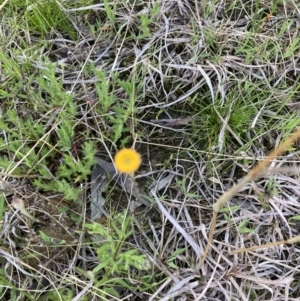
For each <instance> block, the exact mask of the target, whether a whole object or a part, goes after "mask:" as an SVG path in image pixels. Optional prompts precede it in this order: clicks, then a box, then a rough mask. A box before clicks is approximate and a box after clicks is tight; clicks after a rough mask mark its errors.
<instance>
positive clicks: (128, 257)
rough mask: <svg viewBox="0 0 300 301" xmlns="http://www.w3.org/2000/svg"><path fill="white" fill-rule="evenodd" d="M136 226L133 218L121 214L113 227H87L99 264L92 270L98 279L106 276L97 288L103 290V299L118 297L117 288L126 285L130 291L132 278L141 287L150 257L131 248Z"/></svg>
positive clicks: (88, 225)
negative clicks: (139, 277)
mask: <svg viewBox="0 0 300 301" xmlns="http://www.w3.org/2000/svg"><path fill="white" fill-rule="evenodd" d="M132 223H133V219H132V218H131V217H128V216H126V214H125V213H119V214H118V215H117V216H116V217H114V218H113V219H111V220H110V225H109V227H108V226H104V225H100V224H98V223H93V224H85V228H86V229H87V230H88V233H89V234H90V235H92V236H93V237H94V238H93V245H94V248H95V251H96V253H97V258H98V260H99V263H98V264H97V265H96V266H95V267H94V269H93V270H92V272H93V274H94V279H99V275H101V276H102V277H101V280H99V281H98V282H96V283H95V284H94V287H95V288H98V289H101V290H103V295H105V294H111V295H113V296H118V293H117V291H116V290H115V288H114V287H116V286H119V285H122V286H123V287H128V288H129V287H130V283H129V282H127V280H126V279H127V277H128V275H130V278H131V279H132V280H133V279H135V281H137V282H138V283H139V282H140V281H139V279H138V278H137V275H138V274H139V272H141V271H144V270H148V269H149V267H150V265H149V262H148V260H147V258H146V256H145V255H143V254H140V253H139V251H138V250H137V249H135V248H130V247H129V246H130V245H128V242H127V240H128V238H129V237H130V236H131V235H132V233H133V232H132V230H131V227H132ZM140 286H142V283H140ZM103 297H104V296H103Z"/></svg>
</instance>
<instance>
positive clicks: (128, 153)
mask: <svg viewBox="0 0 300 301" xmlns="http://www.w3.org/2000/svg"><path fill="white" fill-rule="evenodd" d="M141 162H142V160H141V156H140V154H139V153H138V152H136V151H135V150H134V149H131V148H123V149H122V150H120V151H119V152H118V153H117V154H116V156H115V165H116V168H117V170H118V171H119V172H122V173H129V174H130V173H133V172H135V171H136V170H138V168H139V167H140V165H141Z"/></svg>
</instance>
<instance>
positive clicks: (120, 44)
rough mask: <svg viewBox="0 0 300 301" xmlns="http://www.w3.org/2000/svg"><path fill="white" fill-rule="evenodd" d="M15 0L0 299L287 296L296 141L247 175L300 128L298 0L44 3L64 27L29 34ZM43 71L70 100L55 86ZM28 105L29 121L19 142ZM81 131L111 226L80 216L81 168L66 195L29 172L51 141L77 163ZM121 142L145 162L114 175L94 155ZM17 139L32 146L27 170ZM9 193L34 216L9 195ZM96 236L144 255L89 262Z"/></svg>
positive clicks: (48, 163)
mask: <svg viewBox="0 0 300 301" xmlns="http://www.w3.org/2000/svg"><path fill="white" fill-rule="evenodd" d="M17 2H18V1H16V2H15V3H11V4H9V2H5V1H4V2H3V3H2V6H1V9H2V10H0V13H1V14H2V15H3V16H5V15H6V16H9V17H8V18H6V19H5V20H4V22H2V25H1V32H0V33H1V35H2V36H3V37H4V38H5V39H3V41H4V40H5V42H3V43H1V44H0V52H1V57H0V60H1V63H0V70H1V78H0V97H1V101H2V104H1V110H2V119H3V122H2V123H1V139H2V140H1V143H2V145H1V148H0V153H1V156H3V158H4V159H3V163H2V165H1V168H2V170H1V183H2V184H1V185H2V186H1V189H2V190H4V194H3V195H4V197H3V200H2V201H1V204H2V205H1V206H0V209H1V210H0V211H1V214H2V215H1V217H2V222H1V224H2V228H1V233H0V237H1V244H0V267H1V269H0V279H1V280H0V282H3V285H2V286H1V285H0V288H1V295H0V296H1V300H199V301H200V300H211V301H212V300H230V301H232V300H253V301H255V300H261V301H264V300H265V301H267V300H268V301H271V300H272V301H275V300H276V301H279V300H285V301H292V300H298V299H299V298H300V285H299V278H300V270H299V267H300V262H299V258H300V257H299V255H298V253H299V252H300V249H299V246H298V243H297V242H296V243H295V241H289V239H292V238H293V237H295V236H297V235H298V233H299V216H300V213H299V196H300V186H299V181H298V179H299V168H298V162H299V158H298V156H299V151H298V150H297V146H298V144H297V142H296V144H295V145H294V146H292V147H290V148H289V147H288V146H285V147H284V149H283V152H284V153H283V154H282V156H281V157H278V156H277V155H278V153H277V154H276V155H274V156H272V158H269V159H270V160H269V161H270V162H269V163H270V164H271V170H273V171H274V170H277V172H276V173H274V172H273V173H270V175H269V174H266V172H263V173H261V174H260V177H259V178H257V174H255V176H254V177H251V170H253V169H252V168H253V167H254V166H256V164H257V163H258V162H262V160H263V158H264V157H265V156H266V155H267V154H268V153H269V152H270V151H271V150H272V149H274V148H277V147H278V146H279V144H280V143H281V141H282V140H285V139H286V137H288V136H289V135H290V134H291V133H292V132H293V131H294V129H296V128H297V127H298V126H299V121H300V119H299V108H298V107H299V87H300V85H299V70H300V66H299V57H300V56H299V45H300V43H299V36H300V35H299V21H298V20H299V16H300V11H299V7H298V6H297V4H296V3H295V2H294V1H276V2H275V3H269V2H264V1H263V2H257V1H248V2H244V1H233V2H232V1H200V2H201V3H200V2H199V1H198V2H197V1H160V2H157V3H156V2H153V3H152V2H146V1H145V2H135V1H126V2H125V1H119V2H106V1H104V2H103V3H102V2H101V3H97V2H98V1H94V3H92V2H91V3H88V4H84V3H80V1H75V2H72V3H70V2H68V1H67V2H66V3H65V2H63V1H58V2H57V3H59V9H60V11H61V12H62V13H63V15H64V16H65V17H66V20H68V21H69V22H70V24H71V25H72V30H71V29H70V28H69V27H68V30H71V31H72V32H73V31H74V33H76V34H75V36H76V38H73V39H72V38H71V34H70V33H69V34H67V33H66V32H69V31H67V30H66V31H64V30H62V29H59V30H58V29H57V28H52V30H51V31H50V32H49V33H47V34H45V33H41V32H38V31H36V30H32V24H31V25H30V24H28V22H27V20H26V18H25V17H24V16H22V15H18V11H17V10H16V9H15V7H14V5H17ZM64 22H65V20H64ZM50 27H51V26H50ZM12 62H14V64H13V63H12ZM54 64H55V65H54ZM49 66H52V67H53V66H54V67H53V68H54V70H55V72H54V73H53V74H54V75H55V76H54V77H53V78H51V72H50V71H49V72H48V71H47V70H50V69H51V67H49ZM45 70H46V71H45ZM43 72H45V73H43ZM47 72H48V73H47ZM41 74H42V76H41ZM116 74H117V75H116ZM43 78H44V79H45V82H46V83H47V84H48V85H49V87H50V88H49V90H46V88H44V87H45V83H42V79H43ZM46 80H48V81H46ZM57 83H59V84H60V83H61V85H62V89H63V91H66V92H67V93H66V94H69V95H71V96H72V104H74V107H68V105H69V104H68V103H67V101H66V103H64V100H63V98H62V99H60V98H61V97H62V96H61V92H57V91H60V90H59V88H58V87H57ZM43 85H44V86H43ZM51 90H53V94H51ZM63 96H64V97H65V94H63ZM41 100H42V101H41ZM75 108H76V110H75ZM73 109H74V111H76V113H73V111H72V110H73ZM8 110H12V111H14V112H15V113H16V116H17V117H16V118H17V120H18V122H14V121H13V118H12V117H11V116H12V114H10V115H9V116H8V115H6V112H7V111H8ZM64 110H66V111H67V113H66V115H62V113H63V112H64ZM28 116H30V118H31V119H32V120H33V121H34V123H35V124H41V125H42V126H43V128H44V132H43V133H44V134H43V135H41V136H39V137H38V138H36V137H33V136H30V139H29V138H28V137H29V136H27V134H28V133H27V132H26V131H25V130H24V129H23V126H24V121H26V120H27V117H28ZM68 118H69V119H70V120H71V121H72V122H73V123H72V129H70V131H69V133H70V134H69V136H70V137H69V138H70V140H71V145H72V147H71V149H68V150H65V149H64V145H61V143H62V142H61V140H63V139H62V136H63V134H62V131H61V130H60V129H61V128H60V126H61V125H62V124H63V121H64V120H68ZM3 124H5V125H9V127H10V129H11V130H13V131H15V132H16V133H19V135H20V138H19V140H20V141H22V147H20V148H19V149H18V150H13V149H12V148H9V144H10V143H12V140H10V139H11V138H10V137H11V136H10V132H9V128H7V127H4V125H3ZM24 128H25V126H24ZM32 135H33V134H32ZM67 136H68V135H67ZM32 137H33V138H32ZM60 139H61V140H60ZM85 141H91V142H93V143H94V149H95V150H96V151H97V156H98V157H100V158H101V159H100V161H98V164H99V162H102V163H101V164H102V165H101V166H100V170H101V168H102V169H104V173H103V174H105V173H107V174H110V176H111V178H112V179H109V178H108V179H106V180H107V182H105V185H104V186H105V187H106V191H104V189H102V188H101V189H102V190H101V193H103V195H102V196H101V197H104V198H105V204H106V206H105V212H107V215H108V217H105V218H102V219H101V220H99V219H98V220H97V222H98V224H99V225H101V226H103V227H104V228H103V229H108V232H109V233H111V237H109V236H105V235H104V234H103V233H104V232H105V231H104V230H103V229H102V230H103V233H102V234H100V232H99V233H96V234H95V233H93V232H91V231H90V232H87V231H86V229H85V228H84V224H85V223H92V221H91V220H90V216H91V212H90V211H91V209H90V196H89V194H90V186H91V183H90V179H89V180H86V181H84V180H83V178H80V177H79V175H78V174H76V173H74V175H73V174H72V175H71V176H70V177H69V178H68V183H69V184H71V185H72V187H73V186H74V187H77V188H78V187H79V188H80V191H81V194H80V197H79V198H78V199H77V200H76V202H74V201H68V200H66V198H65V196H64V193H63V192H61V193H58V192H57V191H54V190H53V189H52V190H50V191H49V192H46V191H45V189H44V190H43V189H38V188H37V187H36V186H35V182H34V180H35V179H43V176H42V174H40V173H39V172H40V171H39V168H42V167H41V166H42V165H43V164H45V167H43V168H45V169H47V171H48V174H49V175H50V176H51V177H50V178H51V181H54V182H55V181H58V176H57V170H59V166H61V165H63V164H65V162H66V157H65V155H68V156H70V158H72V161H73V162H77V163H78V162H81V161H82V160H83V157H84V156H83V150H82V145H83V143H84V142H85ZM13 142H15V140H13ZM290 144H291V143H289V144H288V145H290ZM132 145H134V146H135V148H136V149H137V150H138V151H139V152H140V153H141V155H142V159H143V163H142V167H141V169H140V173H139V174H137V175H136V177H135V180H134V181H133V180H130V181H129V182H128V179H127V180H126V179H124V178H123V177H119V178H116V174H115V172H114V171H112V170H111V168H112V167H111V166H110V165H109V164H110V163H112V161H113V160H112V158H113V157H114V155H115V153H116V151H117V149H119V148H121V147H124V146H126V147H131V146H132ZM26 147H28V149H29V151H28V152H27V153H26V155H25V156H23V157H22V156H20V154H19V152H20V151H22V149H26ZM47 147H49V151H48V152H45V151H44V149H48V148H47ZM31 153H38V154H40V153H41V154H42V155H41V157H42V158H43V159H45V160H42V159H40V160H39V161H38V162H35V163H34V165H33V167H31V168H29V167H28V166H27V167H26V164H27V163H26V162H27V161H26V160H27V159H28V158H30V156H31ZM101 160H104V161H101ZM7 161H8V162H10V165H5V164H6V163H5V162H7ZM44 162H45V163H44ZM103 162H107V163H103ZM36 166H38V167H39V168H37V169H36ZM71 166H72V165H67V167H68V168H69V169H71ZM78 166H79V165H78ZM98 166H99V165H98ZM254 170H255V169H254ZM261 170H262V168H259V171H261ZM44 173H45V172H44ZM247 175H248V177H250V178H247ZM249 175H250V176H249ZM245 176H246V179H248V180H247V181H245V183H244V182H243V181H242V180H241V179H242V178H244V177H245ZM104 178H106V176H104ZM256 178H257V179H256ZM78 179H80V180H78ZM46 180H48V178H47V179H45V181H46ZM106 180H105V181H106ZM126 181H127V182H126ZM246 182H247V183H246ZM249 182H250V183H249ZM47 183H48V182H47ZM103 183H104V182H103ZM128 183H130V184H131V185H130V186H134V189H133V188H131V189H130V187H129V186H128V185H129V184H128ZM238 183H240V186H238V185H237V186H236V187H238V188H239V189H238V191H234V193H232V194H231V195H230V196H229V197H227V198H226V202H227V204H226V205H225V202H224V203H223V202H222V206H219V207H218V208H217V210H216V206H217V205H216V202H217V200H218V199H222V198H224V196H226V191H229V189H230V188H231V187H232V186H234V185H235V184H238ZM241 183H242V184H241ZM49 185H50V184H49ZM137 185H138V186H137ZM99 186H101V184H99ZM51 187H52V186H51ZM227 195H228V194H227ZM15 196H18V197H20V198H22V199H23V200H24V203H25V207H26V210H27V212H29V214H30V215H32V216H33V219H30V218H29V219H28V218H27V217H26V216H24V215H22V214H20V212H18V211H17V210H15V209H14V208H13V206H11V202H12V201H13V198H14V197H15ZM147 201H148V204H147ZM145 204H146V205H145ZM217 204H218V203H217ZM219 204H220V203H219ZM221 207H223V208H221ZM213 208H214V210H213ZM123 210H126V212H127V215H128V216H129V217H131V216H132V218H133V219H132V222H131V223H130V226H128V227H125V229H124V233H125V232H126V231H127V232H126V233H129V232H130V231H132V232H130V235H128V236H126V233H125V234H124V233H123V234H124V235H123V236H118V235H117V234H120V233H119V232H118V231H117V232H116V229H115V228H116V227H115V226H114V225H115V224H114V223H113V222H114V221H115V222H116V223H117V225H119V224H118V217H119V215H118V213H119V212H121V211H123ZM213 211H215V213H216V212H217V213H219V216H218V218H217V219H216V220H215V226H214V224H213V223H212V218H213ZM103 212H104V211H103ZM215 217H216V215H215ZM34 219H37V220H38V221H39V222H36V221H35V220H34ZM125 220H126V221H127V219H126V218H124V222H123V223H121V224H120V225H119V226H120V229H121V230H122V231H123V229H122V225H124V224H125ZM40 221H42V222H40ZM114 227H115V228H114ZM212 227H213V231H212V232H211V238H213V239H212V241H211V243H209V239H208V235H209V234H208V233H209V232H210V230H211V228H212ZM117 228H118V227H117ZM102 230H101V231H102ZM99 231H100V230H99ZM114 235H115V236H114ZM212 235H213V236H212ZM125 237H126V239H125ZM110 238H112V241H113V242H111V246H113V245H114V243H116V245H117V247H118V250H117V252H116V253H114V254H115V257H114V259H115V262H117V260H116V258H118V255H122V254H126V252H127V251H129V252H131V251H132V250H135V251H138V252H140V253H139V254H144V255H145V257H143V258H146V259H145V260H144V263H143V264H144V268H143V269H142V268H140V269H139V268H138V267H137V266H134V267H133V266H131V267H130V268H128V269H127V270H126V269H125V272H124V270H122V269H120V270H118V271H116V272H114V273H111V268H107V267H103V268H102V269H100V271H98V273H96V272H94V271H95V269H96V268H97V267H98V266H99V265H100V264H101V263H103V260H104V258H102V257H101V258H100V256H101V254H100V255H99V254H98V253H97V250H98V249H97V248H100V247H101V246H102V247H103V246H104V245H105V243H107V240H110ZM48 239H50V241H49V240H48ZM278 241H284V242H293V243H292V244H280V245H276V242H278ZM266 244H267V245H268V246H267V247H265V248H263V249H260V250H249V249H248V250H247V251H245V250H244V251H243V252H239V253H237V252H236V253H234V251H236V250H238V249H244V248H251V247H254V246H261V245H266ZM270 244H274V246H270ZM207 245H208V246H210V249H207V252H208V253H207V256H206V254H205V253H204V250H205V247H206V246H207ZM111 250H112V249H111V248H110V249H108V251H107V250H106V251H107V254H111V253H113V251H111ZM204 254H205V256H204V257H203V262H202V263H201V265H199V258H200V257H201V256H203V255H204ZM135 255H136V254H133V255H132V261H134V259H133V258H136V257H134V256H135ZM124 258H125V257H124ZM140 258H142V257H140ZM204 259H205V260H204ZM101 260H102V262H101ZM136 260H138V259H136ZM116 264H117V263H116ZM150 266H151V268H149V267H150Z"/></svg>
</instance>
